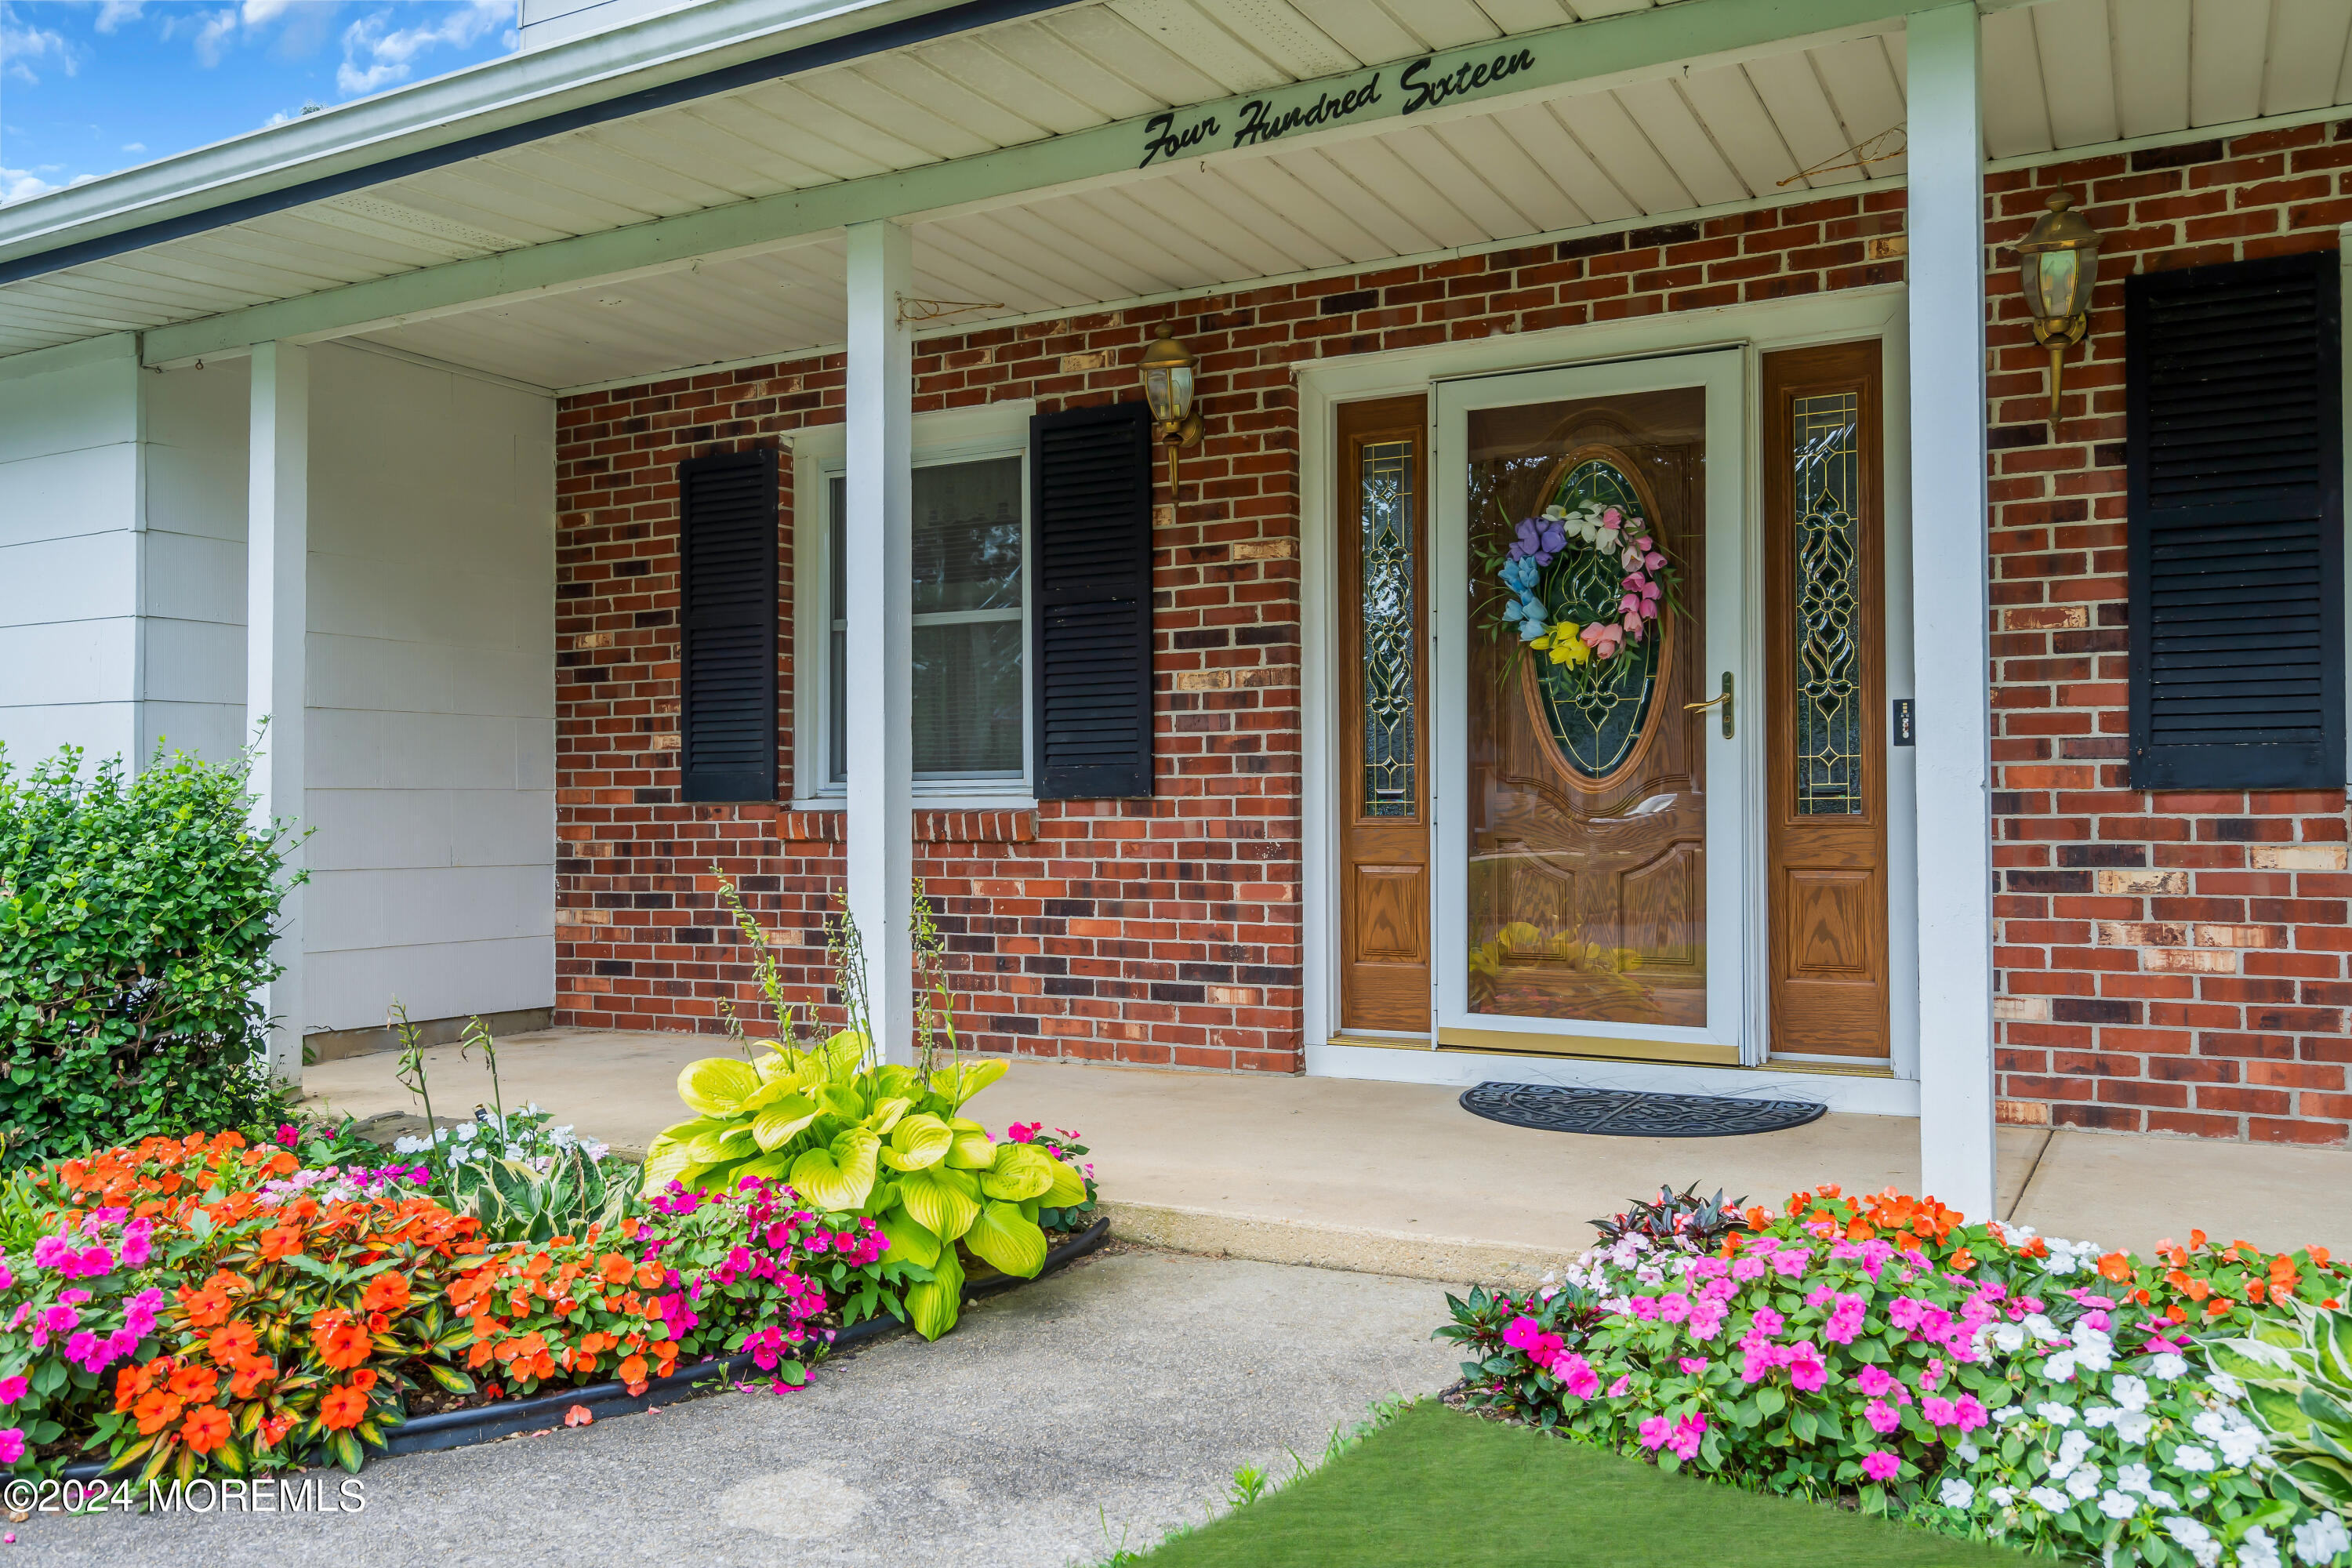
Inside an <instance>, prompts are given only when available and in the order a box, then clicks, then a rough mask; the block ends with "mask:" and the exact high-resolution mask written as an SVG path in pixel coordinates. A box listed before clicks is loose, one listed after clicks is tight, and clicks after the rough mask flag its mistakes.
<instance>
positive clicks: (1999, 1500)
mask: <svg viewBox="0 0 2352 1568" xmlns="http://www.w3.org/2000/svg"><path fill="white" fill-rule="evenodd" d="M1985 1496H1987V1497H1989V1498H1990V1499H1991V1500H1992V1506H1993V1507H1995V1508H2007V1507H2008V1506H2009V1505H2010V1504H2011V1503H2013V1502H2015V1501H2016V1500H2017V1489H2016V1488H2015V1487H1987V1488H1986V1489H1985Z"/></svg>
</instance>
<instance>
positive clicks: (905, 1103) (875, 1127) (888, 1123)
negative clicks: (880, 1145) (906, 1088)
mask: <svg viewBox="0 0 2352 1568" xmlns="http://www.w3.org/2000/svg"><path fill="white" fill-rule="evenodd" d="M914 1108H915V1102H914V1101H913V1100H908V1099H906V1098H905V1097H904V1096H898V1097H895V1098H894V1097H890V1096H886V1095H882V1094H880V1093H879V1091H878V1090H877V1097H876V1099H875V1100H874V1108H873V1109H872V1110H868V1111H867V1112H866V1128H867V1129H868V1130H869V1131H873V1132H874V1133H876V1134H877V1135H878V1136H880V1137H884V1138H887V1137H888V1136H890V1134H891V1133H892V1132H893V1131H896V1130H897V1129H898V1119H899V1118H900V1117H902V1116H904V1115H906V1114H907V1112H908V1111H909V1110H913V1109H914Z"/></svg>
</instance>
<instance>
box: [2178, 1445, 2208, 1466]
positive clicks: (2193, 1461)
mask: <svg viewBox="0 0 2352 1568" xmlns="http://www.w3.org/2000/svg"><path fill="white" fill-rule="evenodd" d="M2172 1462H2173V1463H2174V1464H2176V1465H2178V1466H2179V1467H2180V1468H2182V1469H2184V1470H2199V1471H2203V1470H2210V1469H2211V1468H2213V1450H2212V1449H2210V1448H2208V1447H2205V1446H2204V1445H2202V1444H2200V1443H2183V1444H2181V1445H2180V1447H2178V1448H2175V1449H2173V1450H2172Z"/></svg>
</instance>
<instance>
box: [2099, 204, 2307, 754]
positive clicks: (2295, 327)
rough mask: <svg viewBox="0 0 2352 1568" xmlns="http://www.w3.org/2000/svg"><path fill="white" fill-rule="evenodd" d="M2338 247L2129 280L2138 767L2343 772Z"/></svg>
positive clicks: (2133, 640) (2128, 396) (2128, 388)
mask: <svg viewBox="0 0 2352 1568" xmlns="http://www.w3.org/2000/svg"><path fill="white" fill-rule="evenodd" d="M2336 273H2337V258H2336V252H2335V251H2332V250H2329V251H2315V252H2312V253H2309V254H2306V255H2301V256H2283V257H2275V258H2267V259H2264V260H2260V261H2235V262H2227V263H2223V264H2221V265H2220V266H2214V267H2199V268H2187V269H2184V270H2180V271H2175V272H2154V273H2144V274H2142V275H2140V276H2138V277H2136V278H2133V279H2130V281H2129V282H2128V283H2127V284H2126V289H2125V345H2126V347H2125V383H2126V403H2127V409H2128V439H2129V445H2128V449H2127V450H2128V458H2127V465H2126V466H2127V468H2128V484H2129V490H2130V493H2129V501H2128V505H2129V510H2130V558H2131V782H2132V784H2133V786H2134V787H2135V788H2138V789H2322V788H2335V787H2337V786H2340V785H2341V784H2343V783H2344V461H2343V458H2344V441H2343V434H2344V432H2343V409H2342V402H2343V387H2342V349H2341V345H2340V342H2339V340H2338V332H2337V329H2338V318H2339V316H2340V314H2341V311H2340V309H2339V298H2340V296H2339V294H2338V281H2337V276H2336Z"/></svg>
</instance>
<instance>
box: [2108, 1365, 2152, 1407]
mask: <svg viewBox="0 0 2352 1568" xmlns="http://www.w3.org/2000/svg"><path fill="white" fill-rule="evenodd" d="M2107 1392H2108V1393H2110V1394H2114V1395H2115V1396H2116V1404H2117V1405H2122V1406H2123V1407H2124V1408H2125V1409H2126V1410H2145V1409H2147V1380H2146V1379H2144V1378H2137V1377H2134V1376H2133V1375H2132V1374H2131V1373H2127V1372H2126V1373H2119V1374H2118V1375H2117V1376H2116V1380H2115V1381H2114V1382H2112V1383H2110V1384H2107Z"/></svg>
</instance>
